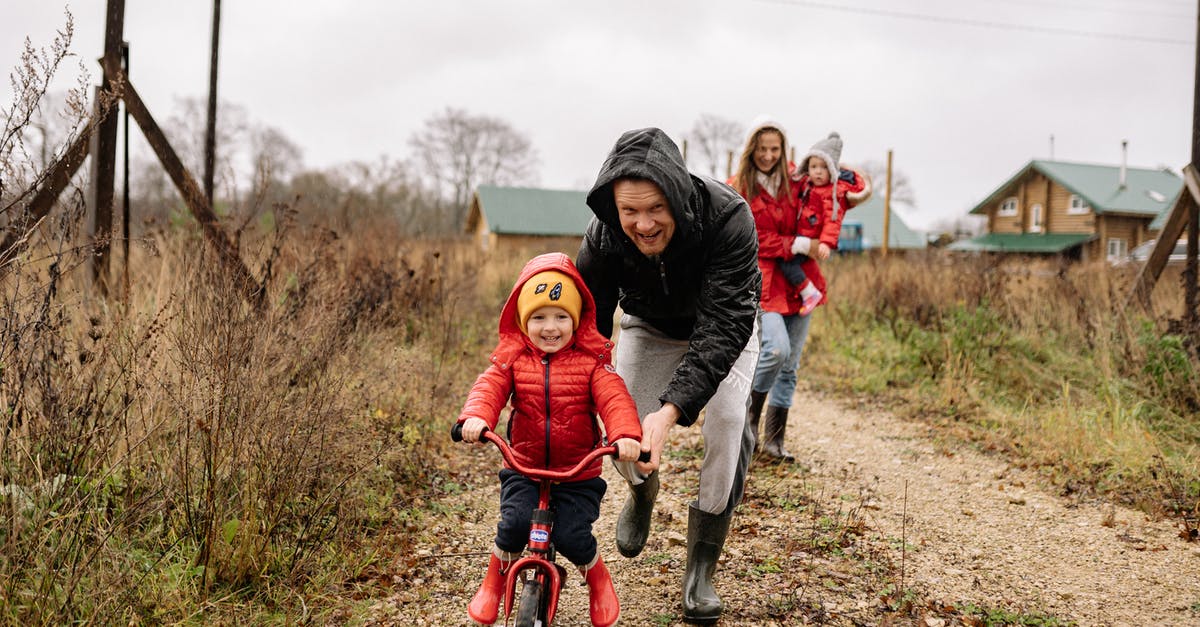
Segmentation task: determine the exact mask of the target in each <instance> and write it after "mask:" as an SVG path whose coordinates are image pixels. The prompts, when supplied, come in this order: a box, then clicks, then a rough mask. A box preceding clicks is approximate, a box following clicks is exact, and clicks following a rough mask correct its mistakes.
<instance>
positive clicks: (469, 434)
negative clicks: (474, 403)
mask: <svg viewBox="0 0 1200 627" xmlns="http://www.w3.org/2000/svg"><path fill="white" fill-rule="evenodd" d="M487 428H488V424H487V422H485V421H484V420H483V419H482V418H467V419H466V421H464V422H463V426H462V437H463V442H467V443H470V444H474V443H476V442H478V441H479V434H481V433H483V430H484V429H487Z"/></svg>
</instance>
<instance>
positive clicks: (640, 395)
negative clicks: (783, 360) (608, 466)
mask: <svg viewBox="0 0 1200 627" xmlns="http://www.w3.org/2000/svg"><path fill="white" fill-rule="evenodd" d="M620 328H621V334H620V336H618V338H617V348H616V353H615V354H614V361H615V362H616V363H615V366H616V369H617V373H618V374H620V375H621V377H622V378H623V379H625V385H626V386H627V387H628V388H629V393H630V394H631V395H632V396H633V400H634V401H635V402H636V403H637V409H638V418H639V419H645V417H646V414H649V413H651V412H654V411H657V410H658V409H660V408H661V407H662V403H661V402H660V401H659V400H658V399H659V397H660V396H662V392H663V390H665V389H666V388H667V384H668V383H670V381H671V377H672V376H673V375H674V374H675V368H676V367H678V366H679V363H680V362H681V361H682V360H683V356H684V354H685V353H687V350H688V341H687V340H676V339H672V338H670V337H667V336H666V335H663V334H662V333H660V332H659V331H658V330H657V329H655V328H654V327H652V326H650V325H649V324H647V323H646V322H645V321H644V320H642V319H641V318H637V317H634V316H631V315H629V314H623V315H622V316H621V322H620ZM757 363H758V322H757V321H755V328H754V332H753V333H752V334H751V335H750V341H749V342H748V343H747V344H746V347H745V348H743V349H742V354H741V355H739V356H738V358H737V361H735V362H734V364H733V368H732V369H731V370H730V371H729V374H728V375H727V376H726V377H725V380H723V381H722V382H721V384H720V385H719V386H717V392H716V394H714V395H713V397H712V399H710V400H709V401H708V404H707V405H706V406H705V409H704V425H703V427H702V433H703V435H704V462H703V463H702V464H701V466H700V493H699V497H698V498H697V502H696V507H698V508H699V509H701V510H703V511H705V512H708V513H710V514H728V513H730V512H732V511H733V507H734V506H736V505H737V504H738V502H739V501H741V500H742V493H743V491H744V488H745V483H746V468H747V466H748V465H749V463H750V455H751V453H752V448H753V446H754V445H753V439H752V438H753V435H752V434H751V433H750V431H749V429H747V427H746V407H747V403H748V399H749V396H750V381H751V379H752V378H753V376H754V368H755V365H756V364H757ZM613 466H615V467H616V469H617V472H619V473H621V475H622V476H623V477H625V479H626V480H627V481H629V482H630V483H631V484H634V485H637V484H640V483H641V482H642V480H643V479H644V476H642V475H641V474H640V473H639V472H638V471H637V467H636V466H634V464H633V462H613Z"/></svg>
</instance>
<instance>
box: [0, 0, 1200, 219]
mask: <svg viewBox="0 0 1200 627" xmlns="http://www.w3.org/2000/svg"><path fill="white" fill-rule="evenodd" d="M68 6H69V8H70V11H71V13H72V14H73V15H74V17H75V27H76V33H75V42H74V45H73V46H72V48H73V50H74V51H75V52H76V53H77V54H79V55H80V57H81V58H83V59H85V60H86V65H87V66H88V67H89V68H90V69H91V72H92V76H93V79H94V80H98V77H99V67H98V65H96V64H95V63H93V62H92V61H91V60H92V59H95V58H97V57H99V56H100V54H101V52H102V48H103V34H104V33H103V31H104V12H105V2H104V1H103V0H77V1H76V2H72V3H69V5H68V4H67V3H63V2H60V1H56V0H38V1H36V2H34V1H32V0H0V15H2V16H3V19H2V20H0V61H3V62H4V63H5V67H6V69H11V67H12V66H13V65H15V63H16V61H17V59H18V55H19V53H20V50H21V46H22V43H23V40H24V38H25V37H26V36H28V37H29V38H30V39H31V41H32V43H33V44H34V45H35V46H45V45H48V44H49V43H50V41H51V40H52V38H53V36H54V32H55V30H56V29H59V28H61V27H62V24H63V9H64V8H65V7H68ZM1196 10H1197V3H1196V2H1195V1H1191V0H919V1H918V0H846V1H844V2H842V1H838V0H825V1H808V0H738V1H735V0H604V1H578V2H576V1H570V2H569V1H565V0H513V1H510V0H486V1H485V0H477V1H473V2H467V1H459V0H439V1H436V2H425V1H409V0H359V1H355V2H327V1H322V2H316V1H307V0H296V1H283V0H224V2H223V3H222V16H221V19H222V21H221V51H220V53H221V67H220V83H219V88H218V90H219V93H220V97H221V99H222V100H223V101H229V102H232V103H237V104H240V105H243V106H244V107H245V108H246V109H247V111H248V113H249V115H250V117H251V118H252V119H253V120H255V121H257V122H260V123H263V124H267V125H270V126H274V127H276V128H278V129H280V130H281V131H283V133H284V134H285V135H287V136H288V137H289V138H291V139H292V140H293V141H295V142H296V143H297V144H299V145H300V146H301V147H302V148H303V150H304V161H305V164H306V165H307V166H309V167H325V166H329V165H334V164H337V163H342V162H346V161H351V160H367V161H371V160H375V159H377V158H378V157H379V156H381V155H384V154H386V155H389V156H391V157H393V158H397V159H400V158H405V157H407V156H408V146H407V140H408V137H409V136H410V135H411V134H412V133H413V131H415V130H416V129H418V128H419V127H421V125H422V124H423V123H424V122H425V120H427V119H428V118H429V117H431V116H432V115H434V114H437V113H439V112H441V111H442V110H443V109H444V108H445V107H447V106H452V107H456V108H460V109H465V110H467V111H469V112H471V113H473V114H486V115H490V116H495V117H499V118H502V119H504V120H507V121H508V122H509V123H510V124H511V125H512V126H513V127H514V128H516V129H517V130H518V131H520V132H522V133H524V134H526V135H527V136H528V137H529V138H530V139H531V140H532V142H533V144H534V146H535V148H536V149H537V151H538V154H539V157H540V161H541V168H540V176H539V180H538V181H537V182H538V184H540V185H542V186H545V187H553V188H576V189H585V188H587V187H589V186H590V183H591V182H592V180H593V179H594V177H595V174H596V172H597V170H598V169H599V166H600V163H601V161H602V160H603V158H604V156H605V155H606V154H607V152H608V149H609V148H610V147H611V146H612V143H613V141H614V140H615V139H616V137H617V136H618V135H619V134H620V133H621V132H622V131H624V130H626V129H630V128H636V127H642V126H658V127H661V128H662V129H664V130H666V131H667V132H668V133H670V134H671V135H672V136H673V137H675V138H676V139H677V140H678V139H679V138H681V137H682V136H683V134H684V133H686V132H687V131H688V130H689V129H690V128H691V126H692V124H693V123H694V122H695V121H696V119H697V118H698V117H699V116H700V115H701V114H705V113H710V114H715V115H719V116H722V117H726V118H729V119H732V120H735V121H737V122H739V123H741V124H743V125H744V124H747V123H749V122H750V121H751V120H752V119H753V118H754V117H755V116H757V115H758V114H760V113H769V114H771V115H773V116H774V117H775V118H776V119H778V120H779V121H780V122H782V123H783V125H784V126H785V127H786V129H787V131H788V135H789V141H791V142H792V143H793V144H795V145H796V146H798V148H799V149H800V150H802V151H803V150H805V149H807V148H808V146H810V145H811V144H812V143H813V142H815V141H816V140H818V139H820V138H822V137H824V136H825V135H826V134H827V133H828V132H829V131H830V130H837V131H838V132H839V133H841V135H842V138H843V139H844V141H845V148H844V150H843V153H842V158H843V161H846V162H848V163H859V162H862V161H866V160H876V161H883V160H885V159H886V155H887V151H888V150H889V149H892V150H893V151H894V165H895V167H896V169H898V170H902V171H903V172H905V173H906V174H907V175H908V176H909V178H910V179H911V183H912V186H913V189H914V191H915V193H916V198H917V201H918V206H917V209H916V211H910V212H905V213H904V216H905V218H906V221H907V222H909V223H910V225H911V226H913V227H915V228H927V227H929V226H931V225H933V224H934V223H936V222H939V221H944V220H946V219H947V218H953V217H955V216H960V215H964V214H965V213H966V211H967V210H969V209H970V207H972V206H973V205H974V204H975V203H977V202H979V201H980V200H982V199H983V198H984V197H986V196H987V195H988V193H990V192H991V191H992V190H993V189H994V188H995V187H996V186H997V185H999V184H1000V183H1002V182H1003V181H1004V180H1005V179H1007V178H1008V177H1009V176H1011V175H1012V174H1013V173H1015V172H1016V171H1017V170H1018V169H1019V168H1020V167H1021V166H1023V165H1024V164H1025V163H1026V162H1028V161H1029V160H1030V159H1033V158H1041V159H1044V158H1048V157H1050V156H1051V155H1050V146H1051V142H1050V137H1051V135H1053V136H1054V154H1053V156H1054V157H1055V158H1056V159H1061V160H1069V161H1082V162H1090V163H1105V164H1112V165H1117V164H1119V163H1120V160H1121V140H1123V139H1127V140H1129V157H1128V159H1129V164H1130V165H1131V166H1141V167H1158V166H1168V167H1170V168H1171V169H1173V170H1175V171H1176V172H1179V171H1180V169H1181V168H1182V166H1183V165H1184V164H1185V163H1186V162H1187V160H1188V158H1189V152H1190V141H1191V127H1192V94H1193V87H1194V67H1195V58H1196V47H1195V37H1196V24H1197V17H1196ZM211 17H212V3H211V2H209V1H205V0H191V1H188V2H178V1H170V2H163V1H161V0H157V1H152V0H127V2H126V9H125V39H126V40H127V41H129V42H130V48H131V55H132V61H131V68H132V72H131V78H132V82H133V84H134V85H135V86H136V87H137V89H138V91H139V92H140V93H141V95H142V97H143V99H144V100H145V101H146V102H147V104H148V106H149V107H150V109H151V111H152V112H154V113H155V115H156V116H157V117H159V118H160V119H165V118H166V117H168V116H169V115H171V114H172V113H173V112H174V111H173V108H174V105H175V101H176V99H177V98H180V97H196V98H204V97H206V94H207V80H208V58H209V38H210V36H211V33H210V26H211ZM73 68H74V66H71V67H68V68H67V74H66V76H65V77H64V78H66V77H69V76H70V75H71V72H72V70H73ZM59 85H60V86H61V88H64V89H65V88H66V87H69V86H70V82H69V81H62V82H60V83H59ZM11 97H12V96H11V88H10V87H9V85H8V82H7V81H4V83H3V84H2V85H0V102H3V103H4V106H5V107H7V106H8V103H9V102H10V101H11ZM699 162H700V159H698V158H696V159H694V160H693V165H694V166H695V168H696V169H701V167H702V166H701V165H700V163H699ZM881 185H882V183H881V182H880V186H881Z"/></svg>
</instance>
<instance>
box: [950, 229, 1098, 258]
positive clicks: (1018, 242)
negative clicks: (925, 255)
mask: <svg viewBox="0 0 1200 627" xmlns="http://www.w3.org/2000/svg"><path fill="white" fill-rule="evenodd" d="M1093 238H1095V235H1092V234H1091V233H988V234H986V235H980V236H979V237H975V238H972V239H969V240H960V241H957V242H954V243H953V244H950V246H948V247H947V248H948V249H949V250H956V251H960V252H1006V253H1060V252H1062V251H1064V250H1066V249H1068V248H1071V247H1072V246H1078V245H1080V244H1083V243H1084V242H1087V241H1088V240H1091V239H1093Z"/></svg>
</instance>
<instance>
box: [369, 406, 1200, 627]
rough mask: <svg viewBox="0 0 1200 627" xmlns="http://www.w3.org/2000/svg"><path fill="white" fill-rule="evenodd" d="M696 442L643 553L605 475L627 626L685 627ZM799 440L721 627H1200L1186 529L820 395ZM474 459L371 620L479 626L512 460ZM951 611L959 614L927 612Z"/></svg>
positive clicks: (763, 495) (757, 515)
mask: <svg viewBox="0 0 1200 627" xmlns="http://www.w3.org/2000/svg"><path fill="white" fill-rule="evenodd" d="M698 435H699V430H698V429H690V430H689V429H680V428H677V429H675V430H674V431H673V433H672V440H671V447H672V450H673V451H674V454H673V455H672V456H671V457H670V459H669V461H668V462H667V463H666V465H665V466H664V468H663V472H662V477H663V490H662V493H661V495H660V502H659V506H658V508H657V511H656V517H655V522H654V527H653V529H652V538H651V541H650V543H649V544H648V546H647V548H646V550H645V551H644V552H643V553H642V555H640V556H639V557H638V558H635V559H632V560H626V559H623V558H621V557H620V556H619V555H618V554H617V552H616V549H615V547H614V546H613V544H612V538H613V533H614V531H613V523H614V521H615V518H616V513H617V511H618V510H619V508H620V505H621V503H622V501H623V498H624V492H623V489H624V488H623V486H622V485H621V484H620V483H619V482H618V480H617V478H616V476H615V474H613V473H612V471H611V469H608V470H606V478H607V479H608V480H609V483H610V493H609V496H608V497H606V499H605V502H604V505H603V508H602V512H601V519H600V521H599V522H598V523H597V526H596V535H597V537H598V538H599V539H600V543H601V551H602V553H603V555H604V557H605V558H606V559H607V560H608V562H609V565H610V569H611V570H612V572H613V577H614V580H615V581H616V583H617V590H618V593H619V594H620V596H621V602H622V620H621V624H623V625H638V626H641V625H679V624H682V623H681V622H680V617H679V607H678V604H679V585H680V584H679V582H680V578H681V576H682V571H683V567H684V559H685V558H684V552H685V550H684V547H683V540H684V534H685V533H686V526H687V514H686V513H687V503H688V501H689V500H690V499H692V498H694V489H695V476H696V475H695V473H696V468H697V467H698V465H699V455H698V453H697V451H698V448H699V447H698ZM788 441H789V445H790V448H791V449H792V451H793V452H794V453H796V454H797V458H798V462H799V463H798V464H797V465H795V466H792V467H786V468H785V467H779V466H773V465H769V464H756V465H755V467H754V468H753V472H752V476H751V479H750V484H749V486H748V495H747V496H748V498H747V501H746V502H745V503H744V504H743V506H742V507H741V510H740V512H739V514H738V517H737V518H736V519H735V529H734V532H733V533H732V534H731V537H730V540H729V542H728V543H727V549H728V550H727V555H726V558H725V560H724V561H723V563H722V565H721V569H720V571H719V573H718V578H717V587H718V591H719V592H720V593H721V594H722V595H723V597H724V598H725V601H726V605H727V612H726V617H725V618H724V619H723V620H722V621H721V624H722V625H764V624H801V623H806V622H811V623H823V624H834V625H874V624H879V623H880V622H889V621H890V622H891V624H920V625H927V626H937V625H943V626H948V625H955V624H963V621H964V619H965V616H966V613H965V612H963V608H969V607H970V605H971V604H973V605H974V606H975V607H977V608H982V609H986V610H990V611H992V613H993V614H992V616H993V618H994V619H995V620H996V621H997V622H994V623H992V624H1003V617H1006V618H1007V620H1008V621H1009V622H1010V623H1011V624H1023V623H1021V621H1023V620H1030V619H1033V618H1037V617H1041V618H1043V619H1047V618H1051V619H1057V620H1058V621H1059V623H1058V624H1069V623H1070V622H1072V621H1073V622H1075V623H1076V624H1078V625H1114V626H1115V625H1200V545H1197V544H1195V543H1187V542H1185V541H1183V540H1182V539H1181V538H1180V537H1178V532H1179V528H1178V527H1177V526H1176V525H1175V524H1173V523H1172V521H1150V520H1148V519H1147V518H1146V517H1145V516H1144V515H1142V514H1140V513H1138V512H1135V511H1131V510H1127V509H1123V508H1121V507H1111V506H1109V505H1107V504H1104V503H1100V502H1086V503H1077V502H1073V501H1069V500H1066V499H1063V498H1061V497H1059V496H1056V495H1055V494H1053V493H1052V492H1050V491H1048V489H1047V488H1046V487H1045V486H1042V485H1040V484H1039V483H1038V479H1037V477H1036V476H1033V475H1032V473H1029V472H1027V471H1023V470H1019V469H1016V468H1014V467H1012V466H1010V465H1009V464H1007V463H1006V462H1005V461H1004V460H1002V459H998V458H995V457H991V456H986V455H982V454H979V453H977V452H975V451H974V450H972V449H971V447H970V446H968V445H962V444H947V443H945V442H944V441H940V440H939V441H935V440H934V438H932V437H931V433H930V432H929V431H928V429H927V428H925V427H922V426H921V425H919V424H915V423H912V422H906V421H901V420H899V419H897V418H894V417H892V416H890V415H888V414H886V413H881V412H877V411H863V410H858V409H851V408H847V407H845V406H844V405H842V404H839V403H838V402H836V401H834V400H832V399H826V398H821V397H819V396H817V395H815V394H812V393H809V392H803V391H802V392H801V393H800V394H799V395H798V397H797V402H796V405H795V406H794V407H793V408H792V414H791V420H790V431H789V433H788ZM462 457H463V460H464V463H465V464H466V466H467V467H465V468H464V469H463V470H462V472H461V473H456V476H455V478H456V480H458V481H459V482H461V483H462V485H463V486H464V491H463V492H462V493H461V494H457V495H455V496H453V497H448V498H447V499H446V500H445V502H444V503H441V504H438V506H437V507H436V508H435V510H438V511H440V512H441V513H440V514H431V519H430V520H429V521H428V531H427V532H426V534H425V535H424V536H423V537H422V538H420V539H419V542H418V546H417V548H416V555H415V556H407V558H405V557H401V558H400V561H398V563H397V573H398V574H397V577H396V583H395V587H394V593H393V594H392V595H391V596H389V597H388V598H386V599H383V600H381V601H379V602H377V603H376V604H375V605H374V606H373V607H372V608H371V610H370V612H369V616H365V617H361V618H362V619H363V621H364V622H365V623H366V624H371V625H383V624H389V625H390V624H395V625H467V624H470V621H469V620H468V619H467V617H466V610H465V608H466V604H467V601H468V600H469V598H470V596H471V594H472V593H473V592H474V590H475V588H476V586H477V585H478V583H479V580H480V578H481V577H482V574H483V568H484V565H485V564H486V557H485V556H484V555H482V554H480V553H479V552H481V551H485V550H487V548H488V547H490V543H491V538H492V534H493V532H494V517H495V515H496V511H497V498H498V488H497V486H496V480H495V468H494V466H495V461H496V459H497V457H496V456H495V454H494V451H489V450H486V449H482V448H479V449H468V450H464V451H463V455H462ZM905 514H907V522H906V523H903V524H902V521H904V520H905ZM863 523H865V524H863ZM848 530H849V531H848ZM902 538H903V540H904V542H901V539H902ZM813 546H822V547H825V551H824V552H822V553H816V554H815V553H814V551H813V550H812V548H811V547H813ZM902 546H903V549H902ZM404 560H407V561H404ZM901 570H902V571H903V574H904V587H905V588H908V589H911V590H912V591H913V592H914V593H915V594H914V595H913V596H912V597H911V598H912V599H913V600H914V601H915V602H916V607H917V609H916V610H915V611H911V612H907V613H896V612H889V611H888V610H887V608H886V605H887V604H886V602H885V601H883V600H881V599H880V597H881V595H882V592H883V590H881V588H882V587H884V586H885V585H886V582H887V581H893V582H894V581H898V575H899V573H900V572H901ZM580 582H581V578H580V577H579V576H578V574H577V573H574V572H572V573H571V575H570V578H569V579H568V583H567V586H566V588H565V589H564V590H563V595H562V600H561V604H562V605H561V609H560V615H559V619H558V621H557V624H559V625H587V624H589V622H588V618H587V589H586V588H585V587H582V585H581V583H580ZM896 596H897V595H893V598H895V597H896ZM950 606H953V607H955V608H958V609H957V611H956V612H946V613H941V614H939V612H938V611H936V609H929V608H943V607H950ZM975 624H979V623H975ZM1028 624H1032V623H1028ZM1037 624H1047V623H1037ZM1050 624H1052V623H1050Z"/></svg>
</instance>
